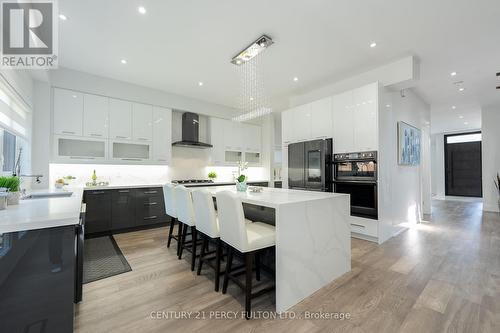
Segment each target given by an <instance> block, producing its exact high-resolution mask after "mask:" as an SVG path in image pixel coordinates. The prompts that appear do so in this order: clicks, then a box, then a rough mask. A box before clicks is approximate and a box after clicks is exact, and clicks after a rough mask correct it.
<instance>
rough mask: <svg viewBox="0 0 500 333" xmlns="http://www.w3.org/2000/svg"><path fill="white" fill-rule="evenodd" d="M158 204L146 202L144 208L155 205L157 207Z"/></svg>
mask: <svg viewBox="0 0 500 333" xmlns="http://www.w3.org/2000/svg"><path fill="white" fill-rule="evenodd" d="M157 204H158V203H157V202H146V203H145V204H144V206H154V205H157Z"/></svg>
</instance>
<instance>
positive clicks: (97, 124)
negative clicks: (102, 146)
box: [83, 94, 109, 138]
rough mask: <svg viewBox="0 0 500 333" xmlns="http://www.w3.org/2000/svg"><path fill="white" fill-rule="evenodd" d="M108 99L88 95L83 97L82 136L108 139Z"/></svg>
mask: <svg viewBox="0 0 500 333" xmlns="http://www.w3.org/2000/svg"><path fill="white" fill-rule="evenodd" d="M108 105H109V103H108V98H107V97H102V96H96V95H90V94H84V95H83V135H84V136H90V137H98V138H107V137H108V124H109V108H108Z"/></svg>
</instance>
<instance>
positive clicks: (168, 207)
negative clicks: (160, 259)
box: [163, 184, 181, 255]
mask: <svg viewBox="0 0 500 333" xmlns="http://www.w3.org/2000/svg"><path fill="white" fill-rule="evenodd" d="M174 188H175V187H174V185H172V184H165V185H163V198H164V200H165V211H166V213H167V215H168V216H170V217H171V218H172V220H171V221H170V228H169V230H168V241H167V248H170V242H171V241H172V239H175V240H176V241H177V255H179V244H180V241H179V240H180V239H181V237H180V236H181V227H180V225H179V226H178V230H177V236H175V235H174V234H173V233H174V225H175V224H176V223H177V224H178V221H177V211H176V209H175V208H176V207H175V191H174Z"/></svg>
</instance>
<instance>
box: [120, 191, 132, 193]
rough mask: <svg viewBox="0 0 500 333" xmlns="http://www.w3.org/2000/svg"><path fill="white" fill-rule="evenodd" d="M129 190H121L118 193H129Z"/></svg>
mask: <svg viewBox="0 0 500 333" xmlns="http://www.w3.org/2000/svg"><path fill="white" fill-rule="evenodd" d="M129 192H130V191H129V190H119V191H118V193H129Z"/></svg>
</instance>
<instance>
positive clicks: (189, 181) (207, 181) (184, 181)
mask: <svg viewBox="0 0 500 333" xmlns="http://www.w3.org/2000/svg"><path fill="white" fill-rule="evenodd" d="M213 182H214V181H213V180H210V179H181V180H172V183H173V184H182V185H186V184H210V183H213Z"/></svg>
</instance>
